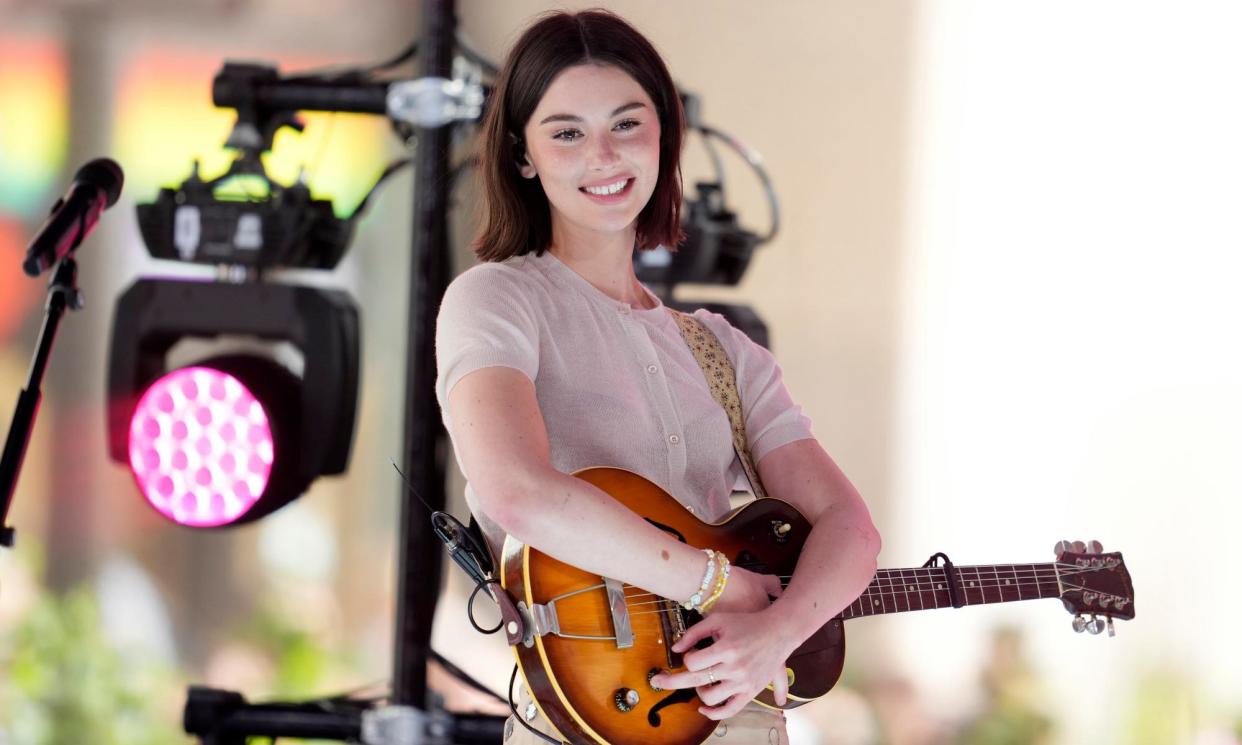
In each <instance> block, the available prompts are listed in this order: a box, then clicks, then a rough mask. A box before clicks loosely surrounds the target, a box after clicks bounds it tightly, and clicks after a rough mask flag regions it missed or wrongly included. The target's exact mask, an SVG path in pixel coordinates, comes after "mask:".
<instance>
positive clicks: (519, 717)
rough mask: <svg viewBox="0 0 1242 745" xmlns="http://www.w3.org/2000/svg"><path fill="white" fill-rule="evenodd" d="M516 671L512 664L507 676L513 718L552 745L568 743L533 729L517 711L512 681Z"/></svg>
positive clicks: (567, 744)
mask: <svg viewBox="0 0 1242 745" xmlns="http://www.w3.org/2000/svg"><path fill="white" fill-rule="evenodd" d="M517 673H518V666H517V665H514V666H513V674H512V675H510V676H509V711H511V712H513V718H514V719H515V720H517V723H518V724H520V725H522V726H523V727H525V728H526V729H528V730H530V731H531V732H533V733H535V736H536V737H538V738H539V739H541V740H545V741H547V742H550V743H552V745H569V743H567V742H564V741H562V740H554V739H552V738H551V737H548V736H547V735H545V734H544V733H542V732H540V731H539V730H537V729H535V728H534V727H532V726H530V724H529V723H528V722H527V721H526V718H525V717H523V716H522V715H521V714H519V713H518V710H517V702H516V701H514V700H513V681H515V680H517Z"/></svg>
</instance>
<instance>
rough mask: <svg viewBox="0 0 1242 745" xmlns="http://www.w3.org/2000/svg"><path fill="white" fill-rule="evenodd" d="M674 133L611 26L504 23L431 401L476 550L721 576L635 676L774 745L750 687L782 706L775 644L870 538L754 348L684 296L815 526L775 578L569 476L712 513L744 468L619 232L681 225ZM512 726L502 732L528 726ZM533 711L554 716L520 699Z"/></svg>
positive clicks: (805, 626) (763, 457) (860, 513)
mask: <svg viewBox="0 0 1242 745" xmlns="http://www.w3.org/2000/svg"><path fill="white" fill-rule="evenodd" d="M684 130H685V124H684V118H683V114H682V110H681V103H680V100H679V98H678V95H677V91H676V88H675V87H674V85H673V82H672V78H671V77H670V76H669V73H668V70H667V68H666V67H665V65H664V62H663V61H662V60H661V58H660V56H659V54H658V53H657V52H656V50H655V49H654V48H653V47H652V45H651V44H650V42H649V41H648V40H647V39H646V38H644V37H643V36H642V35H641V34H640V33H639V32H638V31H636V30H635V29H634V28H633V27H631V26H630V25H629V24H627V23H626V22H625V21H623V20H621V19H620V18H618V17H616V16H615V15H612V14H611V13H608V12H606V11H598V10H595V11H584V12H580V13H567V12H555V13H550V14H547V15H544V16H542V17H540V18H539V19H537V20H536V22H535V23H534V24H533V25H532V26H530V27H529V28H528V29H527V30H526V31H525V33H524V34H523V35H522V36H521V38H519V39H518V41H517V42H516V44H515V45H514V47H513V49H512V50H511V51H510V54H509V56H508V58H507V60H506V62H505V64H504V67H503V68H502V70H501V73H500V75H499V80H498V82H497V86H496V90H495V92H494V94H493V97H492V102H491V105H490V108H489V110H488V114H487V118H486V121H485V130H484V135H483V141H482V145H481V154H480V172H481V186H482V192H483V199H484V208H485V209H484V213H485V214H484V217H483V223H482V226H481V229H480V233H479V236H478V238H477V239H476V241H475V244H474V247H475V251H476V254H477V255H478V257H479V258H480V259H481V260H482V263H480V264H479V265H477V266H475V267H473V268H471V269H469V270H468V271H466V272H464V273H463V274H462V275H461V276H459V277H458V278H457V279H456V280H455V281H454V282H453V283H452V285H451V286H450V287H449V290H448V293H447V294H446V295H445V298H444V303H443V305H442V307H441V310H440V317H439V326H438V330H437V335H436V356H437V365H438V372H439V378H438V382H437V396H438V399H439V403H440V406H441V409H442V411H443V415H444V421H445V424H446V426H447V428H448V431H449V434H450V436H451V438H452V441H453V445H454V449H455V452H456V455H457V458H458V463H459V464H460V465H461V468H462V471H463V473H464V474H465V475H466V477H467V480H468V486H467V488H466V498H467V501H468V503H469V505H470V508H471V510H472V511H473V512H474V513H475V515H476V516H477V517H478V519H479V522H480V524H481V525H482V526H483V529H484V532H485V533H486V535H487V537H488V540H489V542H490V543H491V544H492V546H493V549H498V548H499V546H500V545H501V543H502V542H503V539H504V536H505V534H508V535H511V536H513V537H514V538H515V539H517V540H519V541H522V542H523V543H526V544H527V545H529V546H532V547H534V548H536V549H538V550H539V551H542V552H543V553H546V554H548V555H550V556H552V557H554V558H556V559H559V560H561V561H564V562H566V563H569V564H571V565H574V566H576V567H579V568H581V569H583V570H586V571H589V572H591V573H593V574H598V575H601V576H605V577H610V578H613V579H616V580H619V581H621V582H624V583H626V584H629V585H633V586H636V587H639V588H642V589H643V590H646V591H648V592H652V593H655V594H657V595H659V596H661V597H665V598H671V599H676V600H679V601H680V600H684V599H688V598H692V596H695V597H697V595H696V593H699V592H700V591H701V590H702V589H703V588H705V587H706V588H707V589H708V590H711V589H713V588H714V589H717V590H719V591H720V592H719V593H718V595H719V597H718V598H717V599H716V601H715V602H714V603H713V604H712V605H711V608H710V612H709V613H708V614H707V615H706V616H705V618H704V620H703V621H702V622H700V623H699V624H698V625H696V626H694V627H692V629H691V631H690V633H689V634H688V635H687V638H686V640H683V643H682V644H681V645H680V646H679V647H678V648H677V651H682V650H683V649H690V648H691V643H692V642H693V641H694V640H697V639H698V638H700V637H703V636H711V637H712V638H713V639H714V643H713V644H712V645H711V646H710V647H708V648H705V649H701V650H693V651H688V652H687V654H685V656H684V662H685V665H686V669H685V670H684V671H681V672H676V673H664V674H661V675H657V676H656V677H655V678H654V679H653V680H652V683H653V684H655V685H658V686H659V687H661V688H664V689H673V688H692V687H693V688H696V689H697V693H698V695H699V698H700V699H701V700H702V702H703V706H702V709H701V711H702V712H703V713H704V714H705V715H706V716H708V717H710V718H712V719H718V720H725V721H724V722H723V723H722V726H720V727H719V728H718V729H717V732H716V734H717V735H718V736H720V738H721V741H722V742H738V743H769V742H771V743H787V741H788V740H787V737H786V734H785V727H784V717H783V715H782V714H781V713H780V712H779V711H774V710H770V709H766V708H763V707H760V706H758V705H757V704H753V703H751V699H752V698H753V697H754V696H755V695H757V694H758V693H759V692H760V691H762V690H763V689H764V688H765V687H766V686H767V685H768V684H769V683H770V684H772V685H773V688H774V691H775V694H776V698H777V700H778V701H781V702H783V700H784V698H785V695H786V693H787V685H786V677H785V660H786V659H787V658H788V657H789V655H790V653H791V652H792V651H793V650H794V649H796V648H797V647H798V646H799V645H800V644H801V643H802V642H803V641H804V640H806V639H807V638H808V637H809V636H810V635H811V634H812V633H813V632H814V631H816V630H817V629H819V628H820V627H821V626H822V625H823V624H824V623H826V622H827V621H828V620H829V619H830V618H832V617H833V616H835V615H836V614H837V613H838V612H839V611H840V610H841V609H842V608H844V607H845V606H846V605H847V604H849V603H850V602H851V601H853V600H854V599H855V598H856V597H858V595H859V594H860V593H861V592H862V591H863V589H864V588H865V587H866V585H867V583H868V582H870V580H871V579H872V577H873V576H874V574H875V568H876V564H875V557H876V553H877V552H878V550H879V537H878V535H877V533H876V531H875V528H874V527H873V525H872V522H871V518H870V515H869V514H868V511H867V508H866V506H865V505H864V504H863V502H862V500H861V499H860V498H859V496H858V494H857V492H856V491H855V490H854V488H853V487H852V486H851V485H850V483H849V481H848V480H847V479H846V478H845V476H844V475H843V474H842V473H841V471H840V470H839V469H838V468H837V466H836V465H835V464H834V463H833V461H832V459H831V458H830V457H829V456H828V454H827V453H826V452H825V451H824V449H823V448H822V447H820V445H819V443H818V442H817V441H816V440H815V439H814V437H813V435H812V434H811V430H810V422H809V421H808V420H807V419H806V417H804V416H803V415H802V413H801V409H800V408H799V407H798V406H796V405H795V404H794V403H793V402H792V400H791V399H790V396H789V393H788V392H787V390H786V389H785V386H784V384H783V382H782V377H781V372H780V368H779V367H778V366H777V364H776V362H775V361H774V360H773V358H772V356H771V355H770V354H769V353H768V352H767V350H765V349H763V348H762V347H759V346H758V345H756V344H754V343H752V342H751V341H750V340H749V339H747V338H746V337H745V336H744V335H743V334H742V333H741V332H739V331H738V330H737V329H735V328H733V327H732V326H730V325H729V323H728V322H727V321H726V320H724V319H723V318H722V317H720V316H718V315H714V314H711V313H707V312H705V311H699V312H697V313H696V314H695V317H696V318H698V319H699V320H700V321H701V322H702V323H703V324H704V325H706V326H707V327H708V328H709V329H710V330H711V331H712V332H713V333H714V334H715V335H716V336H717V337H718V338H719V339H720V342H721V344H722V345H723V347H724V349H725V352H726V354H727V355H728V357H729V359H730V362H731V363H732V365H733V367H734V369H735V371H736V374H737V387H738V391H739V393H740V397H741V401H742V408H743V412H744V418H745V426H746V431H747V439H748V442H749V446H750V450H751V454H752V456H753V459H754V461H755V463H756V466H757V469H758V472H759V475H760V477H761V480H762V482H763V483H764V484H765V486H766V488H767V490H768V492H769V493H770V494H772V495H774V496H779V497H780V498H781V499H783V500H785V501H787V502H789V503H791V504H793V505H794V506H795V507H797V508H798V509H799V510H800V511H801V512H802V513H803V514H804V515H805V516H806V517H807V519H808V520H810V521H811V523H812V524H813V525H814V528H813V530H812V532H811V533H810V536H809V537H808V538H807V542H806V545H805V547H804V549H803V553H802V555H801V557H800V559H799V563H798V565H797V570H796V571H795V573H794V576H793V578H792V579H791V581H790V583H789V585H788V587H787V588H786V589H785V590H784V591H783V592H782V590H781V587H780V583H779V581H778V580H777V579H776V578H774V577H769V576H766V575H761V574H756V573H752V572H749V571H747V570H745V569H741V568H737V567H734V568H732V571H731V574H729V576H728V579H727V583H726V582H724V581H723V580H722V579H721V577H722V576H723V573H716V572H715V571H714V570H713V569H711V568H709V566H710V564H711V561H712V560H711V559H710V558H707V559H706V560H705V556H704V552H703V551H702V550H700V549H699V548H695V547H692V546H688V545H686V544H684V543H682V542H680V541H677V540H675V539H673V538H671V537H670V536H669V535H667V534H666V533H665V532H663V531H661V530H659V529H657V528H656V527H654V526H653V525H652V524H650V523H649V522H647V521H645V520H643V519H642V518H641V517H639V516H638V515H636V514H634V513H633V512H631V511H630V510H628V509H627V508H625V507H623V506H622V505H621V504H620V503H618V502H617V501H615V500H614V499H612V498H611V497H610V496H608V495H607V494H606V493H604V492H603V491H601V490H599V489H597V488H595V487H594V486H592V485H590V484H588V483H586V482H585V481H582V480H580V479H577V478H574V477H573V476H571V475H569V474H572V473H573V472H574V471H576V470H579V469H582V468H586V467H590V466H598V465H610V466H617V467H621V468H625V469H628V470H630V471H633V472H635V473H638V474H640V475H642V476H644V477H645V478H647V479H649V480H650V481H652V482H654V483H655V484H657V485H659V486H660V487H661V488H663V489H664V490H665V491H667V492H668V493H669V494H671V495H673V496H674V497H675V498H676V499H677V500H678V501H679V502H681V503H682V504H683V505H684V506H685V507H686V509H688V510H690V511H691V512H692V513H694V514H695V515H696V516H698V517H699V518H700V519H702V520H717V519H719V518H720V517H721V516H722V515H723V514H725V513H726V512H727V511H728V510H729V495H730V493H731V491H732V490H733V487H734V485H735V484H736V483H739V482H744V476H743V471H742V468H741V465H740V464H739V462H738V461H737V458H736V456H735V454H734V451H733V444H732V436H731V429H730V425H729V421H728V418H727V417H726V415H725V413H724V411H723V410H722V408H721V407H720V405H718V404H717V403H716V401H715V400H714V399H713V398H712V395H711V393H710V392H709V389H708V386H707V382H706V380H705V378H704V376H703V372H702V370H701V369H700V368H699V366H698V363H697V362H696V361H695V358H694V356H693V354H692V352H691V350H690V349H689V347H688V346H687V345H686V343H685V341H684V340H683V338H682V336H681V335H680V332H679V330H678V326H677V322H676V320H675V319H674V318H673V317H672V315H671V314H670V313H669V311H668V309H666V308H665V307H664V306H663V305H662V304H661V302H660V300H659V299H658V298H657V297H656V296H655V295H653V294H652V293H651V292H649V291H648V290H647V289H646V288H644V287H643V285H642V284H641V283H640V282H639V281H638V279H637V277H636V276H635V274H634V269H633V263H632V255H633V252H634V250H635V248H636V247H637V248H639V249H651V248H654V247H656V246H658V245H664V246H670V247H675V246H676V245H677V244H678V242H679V241H680V239H681V232H680V228H679V225H680V209H681V172H680V167H679V160H680V155H681V143H682V139H683V134H684ZM772 598H775V600H773V599H772ZM699 599H701V598H699ZM528 695H529V693H527V692H524V693H523V696H528ZM528 700H529V699H528V698H524V701H528ZM532 711H533V710H532ZM514 724H515V723H514V722H513V721H510V730H509V731H510V734H509V735H508V737H507V739H506V742H511V743H527V742H530V743H534V742H540V741H541V740H540V739H538V736H537V735H535V734H533V733H531V732H528V731H527V730H526V729H525V728H523V727H521V726H517V727H514V726H513V725H514ZM518 724H526V722H520V723H518ZM530 724H532V725H533V726H534V727H535V728H537V729H539V730H540V731H541V732H545V733H547V732H552V730H551V729H550V728H549V727H548V725H547V723H546V722H543V721H542V719H541V718H539V717H536V718H535V721H533V722H531V723H530ZM553 734H555V733H553ZM713 739H714V738H713Z"/></svg>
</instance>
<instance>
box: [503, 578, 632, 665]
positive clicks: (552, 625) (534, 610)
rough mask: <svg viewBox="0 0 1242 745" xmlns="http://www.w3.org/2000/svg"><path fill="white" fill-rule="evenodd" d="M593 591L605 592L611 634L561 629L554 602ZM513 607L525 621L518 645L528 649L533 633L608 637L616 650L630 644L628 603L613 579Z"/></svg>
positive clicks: (619, 584)
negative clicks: (603, 634)
mask: <svg viewBox="0 0 1242 745" xmlns="http://www.w3.org/2000/svg"><path fill="white" fill-rule="evenodd" d="M593 590H604V592H605V593H607V595H608V612H609V614H610V616H611V617H612V628H613V631H614V632H615V633H614V634H613V635H612V636H599V635H594V634H570V633H566V632H565V631H563V630H562V629H561V622H560V619H559V618H558V617H557V615H556V604H557V603H558V602H559V601H561V600H564V599H565V598H569V597H573V596H574V595H581V594H582V593H584V592H591V591H593ZM517 609H518V613H520V614H521V615H522V620H523V621H524V622H525V627H526V629H525V634H524V636H523V637H522V644H523V646H525V647H528V648H529V647H532V646H534V644H535V637H536V636H547V635H548V634H553V635H555V636H559V637H561V638H562V639H587V640H612V641H615V642H616V643H617V649H629V648H630V647H632V646H634V629H633V627H631V626H630V609H629V606H627V605H626V604H625V587H624V585H622V584H621V583H620V582H618V581H617V580H615V579H607V578H605V579H604V582H603V584H598V585H591V586H590V587H584V588H582V589H580V590H574V591H572V592H567V593H564V594H562V595H557V596H556V597H554V598H551V599H550V600H548V602H546V603H543V604H540V603H535V604H533V605H530V606H527V605H526V601H520V602H519V603H518V604H517Z"/></svg>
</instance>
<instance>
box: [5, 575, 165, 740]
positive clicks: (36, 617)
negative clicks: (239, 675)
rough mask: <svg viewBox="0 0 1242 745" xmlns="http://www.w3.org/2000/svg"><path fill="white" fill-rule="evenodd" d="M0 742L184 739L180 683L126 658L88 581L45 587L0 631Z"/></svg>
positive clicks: (144, 664)
mask: <svg viewBox="0 0 1242 745" xmlns="http://www.w3.org/2000/svg"><path fill="white" fill-rule="evenodd" d="M0 669H3V670H6V671H7V678H8V680H7V683H6V684H5V685H4V686H3V687H0V743H3V742H6V738H7V741H9V742H11V743H13V745H17V743H21V745H82V744H83V743H97V744H98V745H170V744H172V743H177V744H181V743H185V742H186V741H187V738H186V736H185V735H184V734H183V733H181V732H180V731H179V730H178V729H176V727H175V725H174V722H176V717H171V718H170V717H169V716H167V713H166V712H157V711H153V709H157V708H158V704H159V702H161V701H171V700H179V699H180V698H181V694H180V691H179V687H180V684H179V682H178V681H176V680H175V678H174V677H173V676H172V675H171V673H169V672H168V671H165V670H162V669H160V668H159V667H158V666H157V665H155V664H154V663H149V662H146V663H144V662H139V661H134V660H126V659H123V658H122V655H121V654H119V653H118V652H117V651H116V650H115V649H113V648H112V647H111V646H110V644H109V642H108V640H107V639H106V638H105V637H104V635H103V633H102V631H101V629H100V623H99V613H98V608H97V607H96V604H95V599H94V596H93V595H92V594H91V593H90V592H89V591H87V590H85V589H79V590H75V591H73V592H70V593H67V594H65V595H64V596H60V597H57V596H53V595H44V596H43V597H42V598H41V599H40V600H39V601H38V602H37V603H36V604H35V605H34V606H33V608H32V609H31V610H30V612H29V614H28V615H27V616H26V617H25V618H24V619H23V620H22V621H21V623H19V624H18V625H17V626H16V627H15V628H13V629H12V630H11V631H10V632H9V633H7V634H5V636H4V637H3V638H0Z"/></svg>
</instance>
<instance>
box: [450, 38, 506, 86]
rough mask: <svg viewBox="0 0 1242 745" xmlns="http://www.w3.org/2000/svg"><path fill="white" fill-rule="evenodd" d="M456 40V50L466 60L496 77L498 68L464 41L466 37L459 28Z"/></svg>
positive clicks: (498, 71)
mask: <svg viewBox="0 0 1242 745" xmlns="http://www.w3.org/2000/svg"><path fill="white" fill-rule="evenodd" d="M456 41H457V51H458V52H460V53H461V56H462V57H465V58H466V60H467V61H468V62H470V63H472V64H474V65H475V66H477V67H480V68H482V69H483V73H484V74H486V75H490V76H492V77H496V75H497V74H499V73H500V68H498V67H496V64H495V63H494V62H492V61H491V60H489V59H487V58H486V57H484V56H483V55H481V54H479V53H478V52H476V51H475V50H474V48H473V47H471V46H470V45H469V44H467V43H466V39H465V37H463V36H462V34H461V31H460V30H459V31H458V32H457V37H456Z"/></svg>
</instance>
